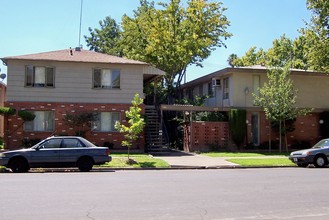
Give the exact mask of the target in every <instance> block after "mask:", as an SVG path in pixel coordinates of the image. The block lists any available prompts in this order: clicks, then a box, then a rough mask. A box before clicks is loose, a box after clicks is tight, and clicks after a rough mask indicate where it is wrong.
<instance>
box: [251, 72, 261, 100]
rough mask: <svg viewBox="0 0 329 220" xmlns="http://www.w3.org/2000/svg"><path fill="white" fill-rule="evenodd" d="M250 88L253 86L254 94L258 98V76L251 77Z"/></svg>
mask: <svg viewBox="0 0 329 220" xmlns="http://www.w3.org/2000/svg"><path fill="white" fill-rule="evenodd" d="M252 86H253V90H254V94H255V95H257V96H259V86H260V76H259V75H253V76H252Z"/></svg>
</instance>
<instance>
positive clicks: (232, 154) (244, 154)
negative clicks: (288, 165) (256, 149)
mask: <svg viewBox="0 0 329 220" xmlns="http://www.w3.org/2000/svg"><path fill="white" fill-rule="evenodd" d="M202 155H205V156H209V157H264V156H288V155H289V154H288V153H268V152H264V153H251V152H209V153H202Z"/></svg>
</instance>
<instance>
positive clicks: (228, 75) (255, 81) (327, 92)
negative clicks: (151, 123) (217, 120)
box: [182, 65, 329, 145]
mask: <svg viewBox="0 0 329 220" xmlns="http://www.w3.org/2000/svg"><path fill="white" fill-rule="evenodd" d="M266 73H267V68H266V67H264V66H258V65H257V66H252V67H238V68H225V69H222V70H219V71H216V72H213V73H210V74H208V75H206V76H203V77H200V78H198V79H195V80H193V81H191V82H188V83H186V84H184V85H183V86H182V91H183V96H184V97H186V98H193V97H194V96H196V95H200V96H204V95H206V96H208V98H207V99H206V101H205V106H210V107H216V108H218V109H219V111H220V110H221V109H223V110H224V109H225V110H227V109H231V108H240V109H246V110H247V121H246V123H247V125H248V137H249V138H248V142H251V143H252V144H254V145H260V144H262V143H265V142H266V141H268V139H269V138H268V137H269V132H270V131H269V122H268V121H267V120H266V118H265V115H264V112H263V111H262V109H261V108H260V107H257V106H255V105H254V97H253V93H258V88H259V87H260V86H262V85H263V84H264V82H266V81H267V80H268V79H267V74H266ZM291 79H292V81H293V84H294V88H295V89H297V91H298V93H297V107H300V108H312V109H313V112H312V113H310V114H309V115H308V116H305V117H300V118H298V119H297V121H296V123H295V124H296V129H295V131H294V132H293V133H292V134H290V136H289V138H290V142H294V141H309V142H311V143H314V142H316V141H317V140H318V139H320V138H321V135H320V134H319V126H320V123H329V122H323V120H319V119H320V116H319V113H321V112H323V111H326V110H329V102H327V97H328V96H329V74H326V73H321V72H314V71H304V70H297V69H292V70H291ZM319 121H320V122H319Z"/></svg>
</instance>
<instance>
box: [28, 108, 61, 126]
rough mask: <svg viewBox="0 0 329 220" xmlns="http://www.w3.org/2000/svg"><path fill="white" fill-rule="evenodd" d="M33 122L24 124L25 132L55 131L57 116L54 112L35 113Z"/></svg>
mask: <svg viewBox="0 0 329 220" xmlns="http://www.w3.org/2000/svg"><path fill="white" fill-rule="evenodd" d="M33 113H34V114H35V118H34V120H33V121H26V122H25V123H24V130H25V131H54V127H55V126H54V124H55V123H54V122H55V114H54V112H53V111H34V112H33Z"/></svg>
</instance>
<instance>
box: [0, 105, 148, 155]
mask: <svg viewBox="0 0 329 220" xmlns="http://www.w3.org/2000/svg"><path fill="white" fill-rule="evenodd" d="M5 105H6V106H8V107H11V108H14V109H16V112H18V111H19V110H28V111H54V112H55V126H54V127H55V129H54V131H52V132H27V131H24V126H23V120H22V119H21V118H20V117H18V116H17V114H16V115H13V116H9V117H8V118H7V119H6V120H5V123H6V128H7V130H6V132H7V134H8V138H6V140H5V142H6V143H5V144H6V148H9V149H16V148H20V147H21V146H22V141H23V140H24V139H43V138H46V137H49V136H52V135H75V131H74V128H72V127H69V126H67V125H66V124H65V123H64V121H63V117H64V116H65V115H66V113H67V112H69V113H74V112H77V113H82V112H119V113H120V120H121V123H126V120H127V119H126V117H125V111H126V110H128V109H129V107H130V104H88V103H54V102H8V103H6V104H5ZM142 112H144V106H142ZM85 136H86V139H88V140H89V141H91V142H93V143H94V144H96V145H98V146H103V144H104V142H110V143H113V144H114V147H113V149H114V150H125V149H126V147H122V146H121V142H122V140H123V138H124V136H123V134H121V133H119V132H96V131H88V132H87V133H86V134H85ZM132 150H137V151H144V135H143V134H141V135H140V138H139V140H138V141H136V143H135V144H134V146H133V147H132Z"/></svg>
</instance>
